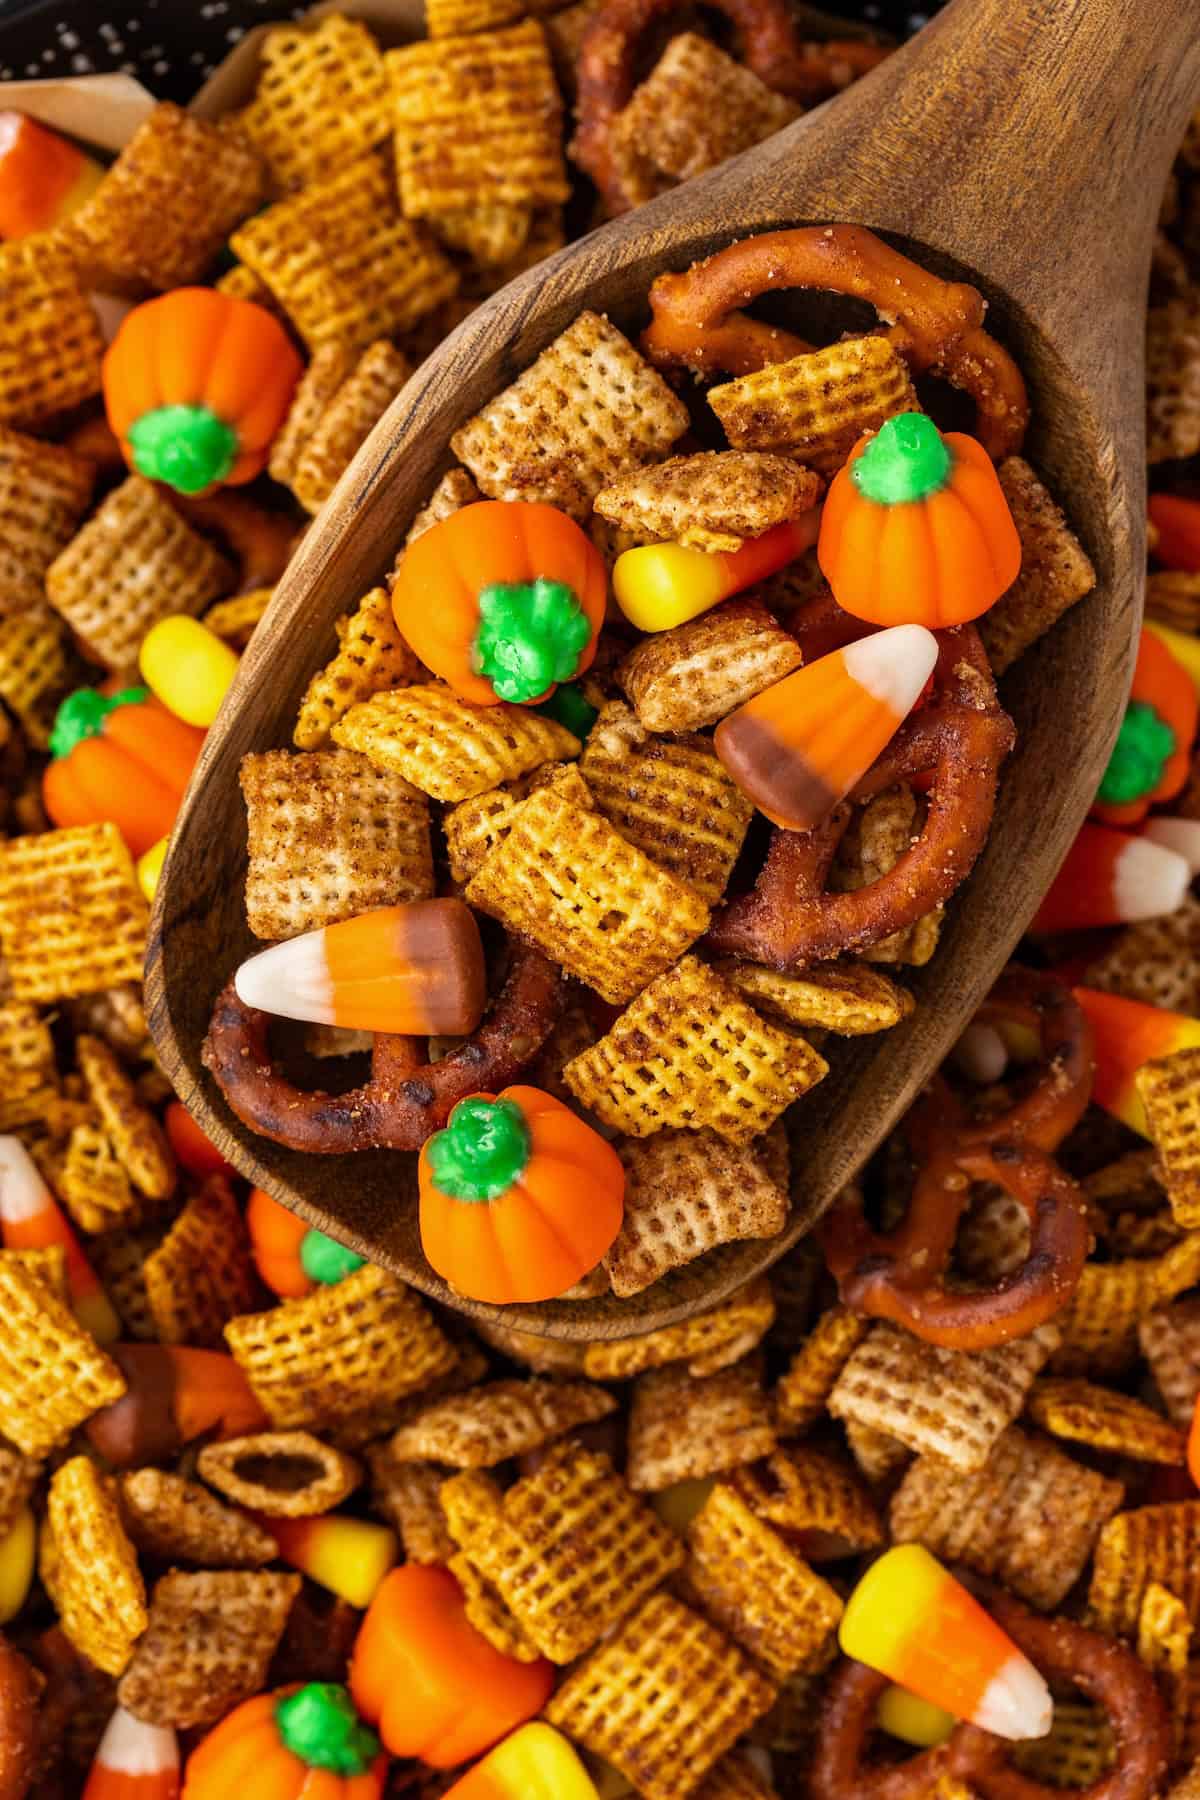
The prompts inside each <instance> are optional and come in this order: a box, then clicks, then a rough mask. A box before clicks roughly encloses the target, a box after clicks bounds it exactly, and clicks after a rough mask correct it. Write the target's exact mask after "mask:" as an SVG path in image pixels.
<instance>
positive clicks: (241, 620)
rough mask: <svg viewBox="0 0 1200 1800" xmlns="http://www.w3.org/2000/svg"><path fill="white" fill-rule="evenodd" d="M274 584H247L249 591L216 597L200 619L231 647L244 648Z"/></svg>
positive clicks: (272, 591) (263, 611)
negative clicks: (217, 598) (270, 585)
mask: <svg viewBox="0 0 1200 1800" xmlns="http://www.w3.org/2000/svg"><path fill="white" fill-rule="evenodd" d="M274 592H275V590H274V588H266V587H264V588H251V589H250V591H249V593H246V594H234V595H233V597H232V598H231V599H229V600H218V601H217V604H216V605H215V606H210V607H209V609H208V611H207V612H206V613H205V614H204V616H203V618H202V619H201V621H200V623H201V624H202V625H207V626H208V629H209V630H210V631H212V632H215V634H216V635H217V637H219V638H223V639H224V641H225V642H226V643H227V644H230V645H232V647H233V648H234V649H235V650H244V649H245V648H246V645H247V644H248V643H249V642H250V639H251V638H252V637H253V636H254V631H255V627H256V626H257V625H258V624H259V622H260V620H261V619H262V616H263V614H264V613H265V612H266V610H267V608H268V606H270V604H271V596H272V595H273V594H274Z"/></svg>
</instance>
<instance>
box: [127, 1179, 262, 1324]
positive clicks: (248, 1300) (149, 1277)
mask: <svg viewBox="0 0 1200 1800" xmlns="http://www.w3.org/2000/svg"><path fill="white" fill-rule="evenodd" d="M142 1280H143V1281H144V1283H145V1286H146V1299H147V1303H148V1304H149V1307H150V1313H151V1316H152V1318H153V1319H154V1323H155V1325H156V1326H157V1328H158V1337H159V1341H160V1342H161V1343H164V1344H192V1345H193V1346H195V1347H196V1348H198V1349H201V1350H219V1349H222V1348H223V1347H224V1346H223V1338H222V1334H223V1332H224V1329H225V1327H226V1325H227V1324H228V1323H229V1321H230V1319H234V1318H236V1317H237V1316H238V1314H239V1313H244V1312H245V1311H246V1310H247V1308H248V1307H251V1306H253V1305H254V1302H255V1300H256V1298H257V1296H258V1293H259V1288H258V1283H257V1281H256V1279H255V1275H254V1265H253V1263H252V1261H251V1258H250V1239H249V1236H248V1235H247V1232H246V1226H245V1222H244V1220H243V1218H242V1211H241V1208H240V1207H239V1205H238V1203H237V1201H236V1200H235V1199H234V1197H233V1191H232V1189H231V1188H230V1186H229V1183H228V1181H227V1180H226V1179H225V1178H224V1177H223V1176H221V1175H216V1176H213V1177H211V1178H210V1179H209V1180H208V1181H206V1182H205V1184H204V1186H203V1187H202V1188H201V1190H200V1192H199V1193H198V1194H193V1195H192V1197H191V1199H190V1200H189V1201H188V1203H187V1205H186V1206H185V1207H184V1209H183V1211H182V1212H181V1213H180V1215H179V1217H178V1218H177V1219H176V1220H175V1222H174V1224H173V1225H172V1226H171V1229H170V1230H169V1231H168V1233H167V1235H166V1237H165V1238H164V1239H163V1241H162V1243H161V1244H160V1245H159V1246H158V1248H157V1249H156V1250H154V1251H153V1252H152V1253H151V1254H150V1255H149V1256H148V1257H147V1258H146V1261H145V1264H144V1266H143V1269H142Z"/></svg>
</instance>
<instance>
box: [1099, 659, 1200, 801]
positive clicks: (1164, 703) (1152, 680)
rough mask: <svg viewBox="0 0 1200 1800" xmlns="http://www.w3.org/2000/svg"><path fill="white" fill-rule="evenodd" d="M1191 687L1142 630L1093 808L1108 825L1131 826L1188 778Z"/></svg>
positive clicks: (1187, 678)
mask: <svg viewBox="0 0 1200 1800" xmlns="http://www.w3.org/2000/svg"><path fill="white" fill-rule="evenodd" d="M1197 706H1198V702H1197V696H1196V687H1195V683H1194V682H1193V680H1192V678H1191V676H1190V675H1189V674H1188V672H1187V670H1186V669H1185V668H1184V667H1183V666H1182V664H1180V663H1179V662H1177V661H1176V659H1175V657H1174V656H1172V654H1171V652H1170V651H1169V650H1168V648H1167V646H1166V645H1165V644H1164V643H1163V641H1162V639H1161V638H1160V637H1159V636H1158V635H1157V634H1156V633H1155V632H1153V631H1150V630H1143V632H1142V636H1141V641H1140V643H1139V645H1138V655H1137V663H1136V665H1135V667H1134V671H1133V685H1132V687H1131V688H1130V690H1129V701H1128V704H1127V705H1126V708H1125V716H1124V718H1123V719H1122V721H1121V729H1120V731H1119V732H1118V733H1117V741H1116V743H1115V745H1114V746H1113V753H1112V755H1111V757H1110V758H1109V761H1108V767H1107V769H1106V770H1105V771H1104V778H1103V780H1102V781H1101V783H1100V787H1099V791H1098V793H1097V796H1096V803H1095V805H1094V806H1093V807H1092V817H1093V818H1094V819H1102V820H1104V822H1105V823H1106V824H1109V825H1136V824H1138V823H1139V822H1140V821H1141V820H1142V819H1144V818H1145V816H1146V814H1147V813H1148V812H1149V810H1150V808H1151V806H1153V805H1154V804H1155V803H1156V802H1157V801H1159V800H1169V799H1171V797H1172V795H1174V794H1177V793H1178V792H1179V790H1180V788H1182V787H1183V785H1184V783H1185V782H1186V780H1187V777H1188V767H1189V763H1190V759H1191V752H1192V742H1193V739H1194V738H1195V736H1196V723H1197Z"/></svg>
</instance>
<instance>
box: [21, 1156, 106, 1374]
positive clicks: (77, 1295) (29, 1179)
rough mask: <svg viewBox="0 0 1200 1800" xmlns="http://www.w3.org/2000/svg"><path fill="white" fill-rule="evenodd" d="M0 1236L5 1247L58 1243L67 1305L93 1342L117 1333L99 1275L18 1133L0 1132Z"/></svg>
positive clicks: (29, 1247) (38, 1247)
mask: <svg viewBox="0 0 1200 1800" xmlns="http://www.w3.org/2000/svg"><path fill="white" fill-rule="evenodd" d="M0 1238H2V1239H3V1242H4V1248H5V1249H6V1250H46V1249H49V1248H51V1247H52V1246H53V1245H55V1244H58V1245H61V1247H62V1249H63V1251H64V1253H65V1255H66V1259H67V1289H68V1291H69V1293H70V1296H71V1310H72V1311H73V1312H74V1314H75V1316H76V1318H77V1319H78V1320H79V1323H80V1324H81V1325H82V1326H83V1327H84V1328H85V1330H87V1331H90V1332H91V1334H92V1336H93V1337H94V1338H95V1339H96V1342H97V1343H98V1344H111V1343H113V1342H114V1341H115V1339H117V1338H119V1337H120V1335H121V1321H120V1319H119V1318H118V1317H117V1314H116V1310H115V1308H114V1307H113V1303H112V1301H111V1300H110V1299H109V1297H108V1295H107V1294H106V1293H105V1291H104V1289H103V1288H102V1287H101V1285H100V1278H99V1276H98V1275H97V1274H96V1271H95V1270H94V1269H93V1267H92V1265H91V1263H90V1262H89V1261H88V1259H87V1257H86V1256H85V1255H84V1254H83V1251H82V1249H81V1248H80V1243H79V1239H78V1238H77V1237H76V1236H75V1233H74V1232H73V1231H72V1229H71V1227H70V1225H69V1224H68V1222H67V1219H66V1216H65V1214H64V1213H63V1210H62V1208H61V1207H60V1206H59V1204H58V1201H57V1200H56V1199H55V1198H54V1195H53V1194H52V1193H51V1192H50V1189H49V1188H48V1187H47V1186H46V1184H45V1182H44V1181H43V1180H42V1178H41V1175H40V1174H39V1173H38V1169H37V1165H36V1164H35V1162H34V1161H33V1158H32V1157H31V1156H30V1154H29V1152H28V1150H26V1148H25V1146H24V1144H23V1143H22V1142H21V1140H20V1138H16V1137H0Z"/></svg>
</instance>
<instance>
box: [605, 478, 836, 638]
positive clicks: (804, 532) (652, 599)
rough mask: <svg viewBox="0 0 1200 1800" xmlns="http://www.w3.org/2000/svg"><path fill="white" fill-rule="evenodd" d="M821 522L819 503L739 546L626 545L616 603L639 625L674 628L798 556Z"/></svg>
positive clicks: (615, 577) (617, 570) (616, 568)
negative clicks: (712, 550)
mask: <svg viewBox="0 0 1200 1800" xmlns="http://www.w3.org/2000/svg"><path fill="white" fill-rule="evenodd" d="M820 526H821V509H820V507H817V506H815V507H813V509H812V511H811V512H806V513H802V514H801V516H800V518H798V519H788V520H787V521H786V522H785V523H784V524H782V525H773V526H772V527H771V529H770V531H764V532H763V534H762V536H761V537H756V538H747V540H746V542H745V543H744V544H743V545H742V547H741V549H740V550H733V551H722V552H720V553H718V554H717V555H715V556H711V555H709V553H708V552H707V551H705V550H685V549H684V547H683V545H682V544H644V545H642V546H641V547H640V548H638V549H636V550H626V551H624V552H623V553H622V554H621V555H620V556H618V558H617V560H616V562H615V563H614V564H613V572H612V585H613V593H614V594H615V596H616V600H617V605H618V606H619V607H620V608H621V611H622V612H623V613H624V614H625V617H626V618H627V619H628V620H629V621H630V623H631V624H633V625H636V626H637V628H638V630H639V631H669V630H670V629H671V627H672V626H673V625H682V624H683V623H684V622H685V620H687V619H694V618H697V617H698V616H699V614H700V613H703V612H708V611H709V610H710V608H712V607H714V606H719V605H720V603H721V601H722V600H728V598H729V596H730V595H731V594H738V593H740V592H741V591H742V589H743V588H748V587H751V586H752V585H753V584H754V582H756V581H765V580H766V578H767V576H768V575H774V574H776V573H777V572H778V571H779V570H780V569H782V568H785V567H786V566H787V564H788V563H790V562H794V561H795V560H796V558H797V557H798V556H802V555H803V554H804V552H805V551H806V550H809V549H811V548H812V546H813V545H814V544H815V543H816V541H817V533H818V531H819V530H820Z"/></svg>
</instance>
